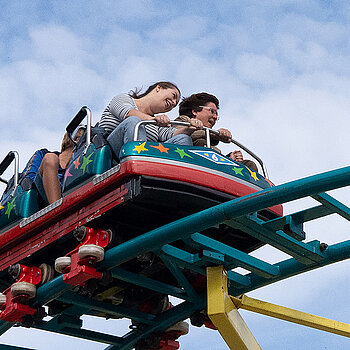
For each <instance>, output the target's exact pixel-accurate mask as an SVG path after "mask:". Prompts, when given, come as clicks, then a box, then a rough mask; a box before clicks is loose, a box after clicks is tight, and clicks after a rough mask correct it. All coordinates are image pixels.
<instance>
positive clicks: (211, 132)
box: [134, 120, 268, 178]
mask: <svg viewBox="0 0 350 350" xmlns="http://www.w3.org/2000/svg"><path fill="white" fill-rule="evenodd" d="M144 124H146V125H147V124H153V125H156V121H155V120H143V121H141V122H140V123H138V124H137V125H136V127H135V132H134V141H138V135H139V128H140V126H141V125H144ZM170 125H171V126H173V125H179V126H190V123H188V122H181V121H176V120H173V121H170ZM202 129H203V130H204V131H205V134H206V144H207V147H208V148H210V147H211V142H210V134H214V135H220V133H219V132H218V131H216V130H213V129H210V128H207V127H205V126H203V128H202ZM231 143H233V144H235V145H236V146H238V147H240V148H242V149H243V150H244V151H245V152H247V153H248V154H249V155H250V156H251V157H252V158H254V159H255V160H256V161H257V162H258V163H259V164H260V166H261V169H262V172H263V175H264V176H265V177H266V178H268V172H267V168H266V166H265V164H264V162H263V161H262V159H261V158H260V157H258V156H257V155H256V154H255V153H254V152H252V151H251V150H250V149H249V148H247V147H245V146H244V145H242V144H241V143H240V142H238V141H237V140H234V139H233V138H231Z"/></svg>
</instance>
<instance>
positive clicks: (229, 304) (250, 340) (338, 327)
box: [207, 266, 350, 350]
mask: <svg viewBox="0 0 350 350" xmlns="http://www.w3.org/2000/svg"><path fill="white" fill-rule="evenodd" d="M207 284H208V289H207V293H208V316H209V317H210V319H211V320H212V322H213V323H214V325H215V326H216V327H217V328H218V330H219V332H220V334H221V335H222V337H223V338H224V340H225V341H226V343H227V345H228V346H229V347H230V349H239V350H240V349H242V350H243V349H247V350H252V349H260V347H259V345H258V344H257V342H256V340H255V338H254V337H253V335H252V334H251V332H250V330H249V329H248V327H247V325H246V323H245V322H244V321H243V319H242V318H241V316H240V315H239V313H238V310H237V309H238V308H241V309H245V310H249V311H253V312H256V313H260V314H263V315H267V316H271V317H275V318H278V319H282V320H285V321H289V322H293V323H297V324H300V325H303V326H308V327H311V328H315V329H320V330H322V331H326V332H330V333H334V334H338V335H342V336H345V337H350V325H349V324H346V323H342V322H338V321H334V320H330V319H327V318H324V317H319V316H315V315H311V314H308V313H305V312H301V311H297V310H293V309H290V308H286V307H283V306H279V305H274V304H271V303H266V302H264V301H261V300H256V299H253V298H249V297H247V296H246V295H243V296H242V297H241V298H235V297H232V296H230V295H229V294H228V288H227V276H226V272H225V271H224V270H223V267H222V266H215V267H208V268H207Z"/></svg>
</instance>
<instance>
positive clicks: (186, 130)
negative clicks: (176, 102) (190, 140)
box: [174, 115, 203, 136]
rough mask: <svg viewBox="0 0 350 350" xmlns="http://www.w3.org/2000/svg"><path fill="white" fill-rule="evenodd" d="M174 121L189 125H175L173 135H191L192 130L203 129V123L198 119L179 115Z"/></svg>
mask: <svg viewBox="0 0 350 350" xmlns="http://www.w3.org/2000/svg"><path fill="white" fill-rule="evenodd" d="M175 121H178V122H186V123H190V126H181V125H175V127H176V129H177V130H176V131H175V132H174V136H175V135H179V134H186V135H189V136H191V135H192V134H193V132H194V131H196V130H202V129H203V123H202V122H201V121H200V120H198V119H195V118H190V117H188V116H185V115H180V116H179V117H177V118H176V119H175Z"/></svg>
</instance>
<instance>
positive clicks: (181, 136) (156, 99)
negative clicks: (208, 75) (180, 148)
mask: <svg viewBox="0 0 350 350" xmlns="http://www.w3.org/2000/svg"><path fill="white" fill-rule="evenodd" d="M180 96H181V93H180V90H179V88H178V87H177V86H176V85H175V84H173V83H170V82H164V81H161V82H157V83H155V84H153V85H151V86H149V87H148V89H147V90H146V91H145V92H144V93H142V94H140V91H139V90H137V89H136V90H135V91H131V92H130V93H129V94H121V95H117V96H115V97H114V98H113V99H112V100H111V102H110V103H109V104H108V106H107V107H106V109H105V111H104V112H103V114H102V116H101V120H100V122H99V126H100V127H102V128H104V129H105V130H106V131H107V133H109V136H108V138H107V141H108V142H109V144H110V146H111V148H112V150H113V153H114V155H115V156H116V157H117V158H118V157H119V152H120V149H121V147H122V146H123V144H124V143H126V142H129V141H133V135H134V130H135V126H136V124H137V123H139V122H140V121H142V120H155V122H156V125H154V124H148V125H146V127H140V129H139V135H138V139H139V140H141V141H146V140H147V141H152V142H166V143H174V144H181V145H192V140H191V137H190V136H189V135H191V133H192V132H193V131H194V130H196V129H197V128H201V127H202V123H201V122H200V121H193V122H191V127H188V128H180V129H176V128H173V127H170V119H169V117H168V116H167V115H166V114H165V113H167V112H169V111H171V110H172V109H173V108H174V107H175V106H176V105H177V104H178V102H179V100H180Z"/></svg>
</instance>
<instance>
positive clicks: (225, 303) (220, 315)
mask: <svg viewBox="0 0 350 350" xmlns="http://www.w3.org/2000/svg"><path fill="white" fill-rule="evenodd" d="M207 293H208V316H209V318H210V319H211V321H212V322H213V323H214V325H215V326H216V327H217V329H218V331H219V332H220V334H221V336H222V337H223V338H224V340H225V342H226V344H227V345H228V346H229V348H230V349H235V350H258V349H261V348H260V346H259V344H258V343H257V341H256V340H255V338H254V336H253V334H252V333H251V332H250V330H249V328H248V326H247V325H246V323H245V322H244V321H243V319H242V317H241V315H240V314H239V313H238V310H237V308H236V306H235V304H234V303H233V302H232V300H231V297H230V295H229V294H228V289H227V276H226V272H224V271H223V267H222V266H215V267H208V268H207Z"/></svg>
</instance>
